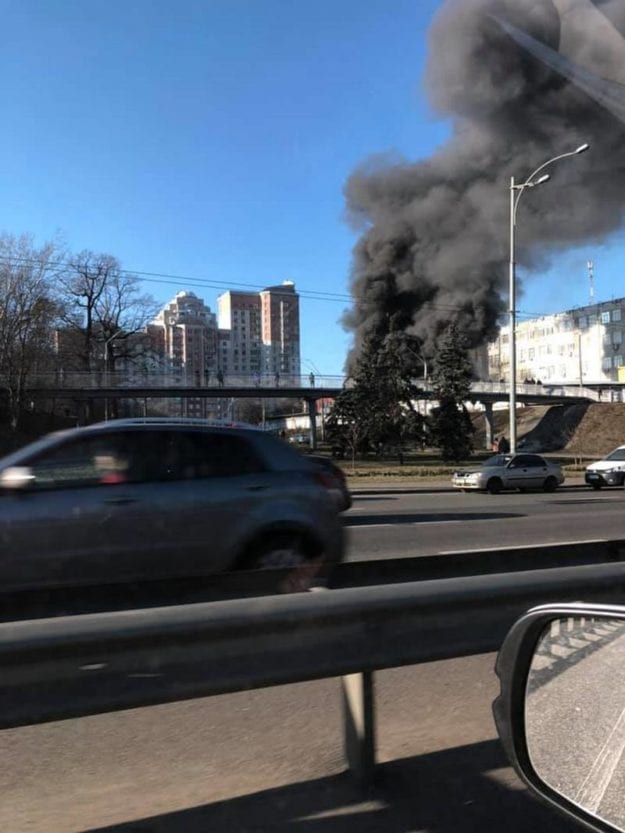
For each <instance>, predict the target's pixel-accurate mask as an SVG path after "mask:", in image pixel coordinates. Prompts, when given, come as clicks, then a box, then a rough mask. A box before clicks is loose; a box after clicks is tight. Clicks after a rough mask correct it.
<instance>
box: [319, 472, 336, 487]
mask: <svg viewBox="0 0 625 833" xmlns="http://www.w3.org/2000/svg"><path fill="white" fill-rule="evenodd" d="M314 477H315V480H316V481H317V483H318V484H319V485H320V486H323V488H324V489H336V488H338V487H339V486H340V483H339V482H338V480H337V479H336V477H334V476H333V475H332V474H330V472H327V471H316V472H315V474H314Z"/></svg>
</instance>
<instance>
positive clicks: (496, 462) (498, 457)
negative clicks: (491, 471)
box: [482, 454, 514, 468]
mask: <svg viewBox="0 0 625 833" xmlns="http://www.w3.org/2000/svg"><path fill="white" fill-rule="evenodd" d="M513 457H514V454H495V456H494V457H489V458H488V460H485V461H484V462H483V463H482V466H484V467H485V468H488V467H494V466H507V465H508V463H509V462H510V460H512V458H513Z"/></svg>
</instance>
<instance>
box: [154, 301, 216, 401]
mask: <svg viewBox="0 0 625 833" xmlns="http://www.w3.org/2000/svg"><path fill="white" fill-rule="evenodd" d="M148 334H149V336H150V342H151V352H152V357H153V367H154V369H158V370H160V371H162V372H163V373H164V374H165V376H166V378H167V377H169V379H170V380H171V382H172V383H173V384H180V383H182V384H186V385H190V386H191V385H198V386H199V385H207V384H211V383H213V384H214V382H215V375H214V374H215V369H216V366H217V358H216V353H217V319H216V316H215V314H214V313H213V312H211V310H210V308H209V307H207V306H206V304H205V303H204V301H203V300H202V299H201V298H198V297H197V295H195V294H194V293H193V292H179V293H178V294H177V295H176V297H175V298H174V299H173V301H171V302H170V303H169V304H167V306H165V307H163V309H162V310H161V311H160V312H159V314H158V315H157V316H156V318H155V319H154V321H153V322H152V323H151V324H149V325H148ZM184 407H185V411H186V414H187V415H188V416H205V415H206V413H205V411H206V402H205V400H202V399H199V398H198V399H186V400H185V403H184Z"/></svg>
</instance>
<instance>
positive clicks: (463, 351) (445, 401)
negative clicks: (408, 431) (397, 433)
mask: <svg viewBox="0 0 625 833" xmlns="http://www.w3.org/2000/svg"><path fill="white" fill-rule="evenodd" d="M472 378H473V367H472V365H471V360H470V358H469V351H468V346H467V341H466V338H465V337H464V336H463V335H462V333H460V332H459V331H458V329H457V327H456V326H455V325H453V324H452V325H451V326H450V327H449V328H448V329H447V331H446V332H445V333H444V335H443V336H442V338H441V339H440V342H439V347H438V352H437V354H436V357H435V359H434V367H433V370H432V375H431V379H432V389H433V391H434V395H435V396H436V398H437V399H438V403H439V404H438V408H436V409H435V410H434V411H433V413H432V417H431V424H430V433H431V436H432V439H433V442H434V444H435V445H436V446H437V447H438V448H439V449H440V451H441V456H442V458H443V460H446V461H454V462H459V461H460V460H464V459H466V458H467V457H469V456H470V454H471V452H472V451H473V425H472V423H471V419H470V417H469V414H468V412H467V409H466V406H465V402H466V401H467V399H468V398H469V395H470V392H471V381H472Z"/></svg>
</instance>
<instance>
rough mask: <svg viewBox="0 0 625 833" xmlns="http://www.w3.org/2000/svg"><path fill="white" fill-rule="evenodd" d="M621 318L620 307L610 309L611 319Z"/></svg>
mask: <svg viewBox="0 0 625 833" xmlns="http://www.w3.org/2000/svg"><path fill="white" fill-rule="evenodd" d="M620 320H621V311H620V309H613V310H612V321H620Z"/></svg>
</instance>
